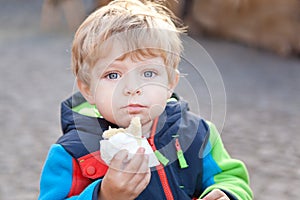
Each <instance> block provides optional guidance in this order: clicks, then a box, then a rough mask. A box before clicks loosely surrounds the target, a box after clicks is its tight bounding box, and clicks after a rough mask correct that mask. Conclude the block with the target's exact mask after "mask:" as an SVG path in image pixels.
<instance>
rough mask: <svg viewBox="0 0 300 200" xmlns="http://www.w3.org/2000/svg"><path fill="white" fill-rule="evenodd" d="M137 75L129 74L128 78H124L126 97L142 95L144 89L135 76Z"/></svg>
mask: <svg viewBox="0 0 300 200" xmlns="http://www.w3.org/2000/svg"><path fill="white" fill-rule="evenodd" d="M134 75H135V74H128V75H127V77H126V78H125V77H124V81H125V84H124V88H123V92H124V95H127V96H129V95H130V96H133V95H141V94H142V87H141V84H140V83H139V81H138V80H137V78H136V77H135V76H134Z"/></svg>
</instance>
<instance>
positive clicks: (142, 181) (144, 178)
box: [135, 168, 151, 194]
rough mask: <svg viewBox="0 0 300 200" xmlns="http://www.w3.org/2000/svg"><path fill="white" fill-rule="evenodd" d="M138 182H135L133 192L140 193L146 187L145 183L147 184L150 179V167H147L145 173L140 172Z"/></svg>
mask: <svg viewBox="0 0 300 200" xmlns="http://www.w3.org/2000/svg"><path fill="white" fill-rule="evenodd" d="M139 176H140V178H141V179H140V182H139V184H137V186H136V187H135V192H136V193H138V194H140V193H141V192H142V191H143V190H144V189H145V188H146V187H147V185H148V184H149V182H150V179H151V171H150V168H148V171H147V172H146V173H144V174H143V176H142V174H140V175H139Z"/></svg>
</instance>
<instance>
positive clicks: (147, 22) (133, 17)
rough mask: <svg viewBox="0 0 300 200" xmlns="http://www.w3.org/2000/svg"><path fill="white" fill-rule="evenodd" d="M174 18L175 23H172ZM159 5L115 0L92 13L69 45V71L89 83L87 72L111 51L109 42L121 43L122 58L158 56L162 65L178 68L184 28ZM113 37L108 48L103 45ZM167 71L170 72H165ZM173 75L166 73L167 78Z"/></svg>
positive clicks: (136, 0)
mask: <svg viewBox="0 0 300 200" xmlns="http://www.w3.org/2000/svg"><path fill="white" fill-rule="evenodd" d="M174 19H175V20H174ZM176 22H177V18H175V16H174V14H172V12H171V11H170V10H168V9H167V8H166V7H164V6H163V5H161V4H158V3H155V2H150V1H146V0H141V1H139V0H115V1H112V2H111V3H109V4H108V5H107V6H104V7H102V8H100V9H98V10H96V11H95V12H94V13H92V14H91V15H90V16H89V17H88V18H87V19H86V20H85V21H84V22H83V23H82V24H81V26H80V27H79V28H78V30H77V32H76V34H75V37H74V40H73V46H72V69H73V73H74V74H75V75H76V77H77V78H78V79H80V80H81V81H83V82H84V83H85V84H87V85H89V83H90V73H91V70H92V69H93V67H94V65H95V64H96V62H98V60H99V59H100V58H103V57H105V56H106V55H107V54H108V53H109V52H110V51H111V48H113V45H112V44H111V42H114V41H116V40H118V41H119V42H120V40H121V42H122V46H123V47H124V49H125V54H124V55H123V57H125V56H131V58H132V59H142V58H149V57H156V56H161V57H162V58H163V60H164V64H165V65H166V66H167V67H168V68H170V69H172V70H171V71H174V70H176V69H177V67H178V64H179V61H180V54H181V52H182V42H181V40H180V33H182V32H184V31H185V28H184V27H183V26H178V25H177V24H176ZM113 36H117V37H116V38H115V39H113V40H111V41H110V43H109V44H110V45H105V42H107V41H109V40H110V39H111V38H113ZM168 71H170V70H168ZM172 77H173V74H172V72H171V74H170V73H169V79H170V78H172Z"/></svg>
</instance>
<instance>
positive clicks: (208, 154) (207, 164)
mask: <svg viewBox="0 0 300 200" xmlns="http://www.w3.org/2000/svg"><path fill="white" fill-rule="evenodd" d="M208 125H209V131H210V132H209V134H210V135H209V141H208V144H207V146H206V148H205V151H204V159H203V190H204V192H203V193H202V195H201V198H202V197H203V196H205V195H206V194H207V193H209V192H210V191H212V190H213V189H221V190H222V191H224V192H225V193H226V194H227V195H228V196H229V197H230V199H240V200H251V199H252V198H253V194H252V191H251V189H250V186H249V175H248V171H247V169H246V167H245V165H244V163H243V162H242V161H240V160H236V159H233V158H231V157H230V155H229V154H228V153H227V151H226V149H225V148H224V145H223V143H222V140H221V137H220V135H219V133H218V131H217V129H216V127H215V126H214V125H213V124H212V123H210V122H208Z"/></svg>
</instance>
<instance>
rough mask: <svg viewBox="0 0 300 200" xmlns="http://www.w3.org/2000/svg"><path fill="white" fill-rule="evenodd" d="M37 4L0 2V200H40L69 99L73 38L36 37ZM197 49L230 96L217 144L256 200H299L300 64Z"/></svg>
mask: <svg viewBox="0 0 300 200" xmlns="http://www.w3.org/2000/svg"><path fill="white" fill-rule="evenodd" d="M41 4H42V1H40V0H26V1H22V0H10V1H5V0H0V60H1V62H0V69H1V71H0V95H1V98H0V105H1V106H0V112H1V118H0V129H1V140H0V148H1V151H0V160H1V162H0V169H1V171H0V177H1V181H0V199H1V200H2V199H3V200H10V199H11V200H16V199H22V200H27V199H28V200H31V199H36V198H37V195H38V192H39V190H38V188H39V175H40V171H41V169H42V165H43V161H44V159H45V157H46V155H47V151H48V148H49V146H50V145H51V144H52V143H53V142H55V141H56V139H57V137H58V136H59V135H60V134H61V133H60V127H59V126H60V125H59V123H60V122H59V106H60V101H62V100H63V99H65V98H66V97H68V96H69V95H70V94H71V93H72V91H73V83H74V79H73V76H72V75H71V71H70V69H69V65H70V62H69V60H70V46H71V39H72V36H71V35H69V34H65V33H56V34H45V33H42V32H40V31H39V17H40V13H41V6H42V5H41ZM198 41H199V43H200V44H202V45H203V46H204V47H205V49H206V50H207V51H208V52H209V54H210V55H211V57H212V58H213V60H214V61H215V63H216V65H217V66H218V69H219V70H220V72H221V75H222V78H223V81H224V84H225V90H226V96H227V103H226V106H227V112H226V118H225V125H224V127H223V131H222V137H223V140H224V143H225V146H226V147H227V149H228V151H229V152H230V153H231V155H232V156H233V157H236V158H238V159H241V160H243V161H244V162H245V163H246V165H247V166H248V169H249V173H250V178H251V186H252V188H253V191H254V194H255V199H257V200H270V199H278V200H281V199H297V198H298V195H297V192H298V188H300V168H299V164H300V146H299V141H300V134H299V130H300V123H299V119H300V112H299V111H300V109H299V108H300V78H299V77H300V59H299V58H280V57H277V56H276V55H273V54H271V53H268V52H263V51H260V50H255V49H251V48H248V47H245V46H241V45H238V44H232V43H229V42H224V41H220V40H215V39H207V38H206V39H205V38H198ZM186 73H187V74H188V71H187V72H186ZM179 90H180V88H179ZM183 93H184V92H183ZM183 95H184V94H183ZM185 98H187V99H188V98H189V96H188V95H187V96H185ZM205 115H206V114H205V112H204V116H205Z"/></svg>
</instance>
